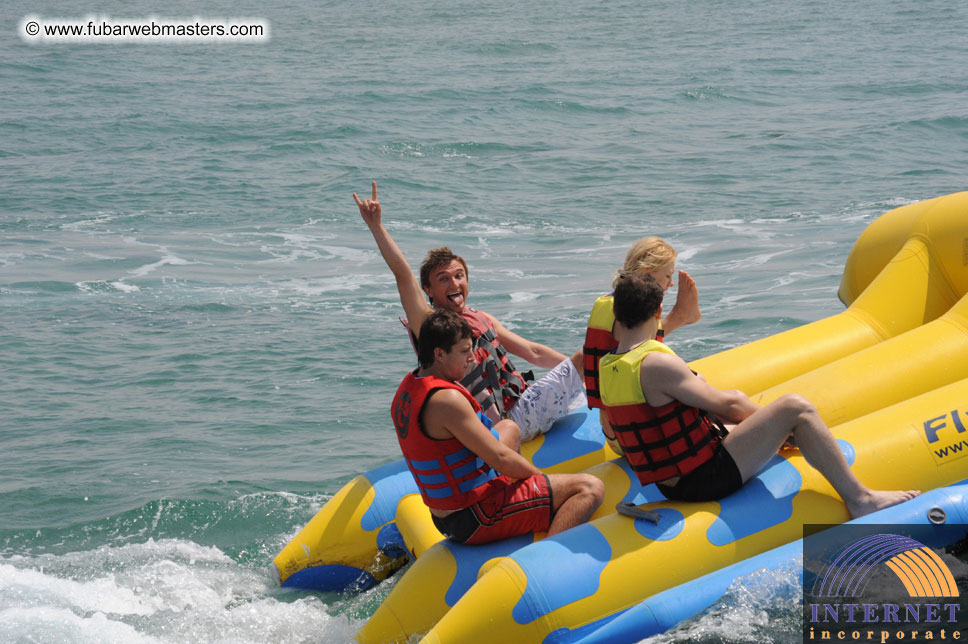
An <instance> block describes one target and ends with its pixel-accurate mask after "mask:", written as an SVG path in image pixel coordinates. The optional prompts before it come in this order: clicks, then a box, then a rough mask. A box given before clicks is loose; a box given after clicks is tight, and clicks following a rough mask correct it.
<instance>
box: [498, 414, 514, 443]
mask: <svg viewBox="0 0 968 644" xmlns="http://www.w3.org/2000/svg"><path fill="white" fill-rule="evenodd" d="M494 429H496V430H497V435H498V436H500V437H501V442H502V443H504V444H505V445H516V444H520V442H521V428H520V427H518V424H517V423H516V422H514V421H513V420H511V419H510V418H505V419H504V420H502V421H499V422H498V423H497V424H496V425H494Z"/></svg>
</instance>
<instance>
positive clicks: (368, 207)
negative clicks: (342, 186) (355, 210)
mask: <svg viewBox="0 0 968 644" xmlns="http://www.w3.org/2000/svg"><path fill="white" fill-rule="evenodd" d="M353 200H354V201H356V205H357V206H359V208H360V216H361V217H363V221H365V222H366V225H367V226H374V225H378V224H380V223H381V219H382V217H383V209H382V208H381V207H380V201H379V200H378V199H377V197H376V181H374V182H373V198H372V199H366V200H365V201H360V198H359V197H358V196H357V195H356V193H355V192H354V193H353Z"/></svg>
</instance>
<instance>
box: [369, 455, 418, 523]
mask: <svg viewBox="0 0 968 644" xmlns="http://www.w3.org/2000/svg"><path fill="white" fill-rule="evenodd" d="M363 477H364V478H365V479H366V480H367V481H369V482H370V484H371V485H372V486H373V490H374V491H375V492H376V495H375V496H374V497H373V502H372V503H371V504H370V507H369V508H367V510H366V514H364V515H363V518H362V519H361V520H360V526H361V527H362V528H363V529H364V530H366V531H367V532H371V531H373V530H376V529H377V528H379V527H380V526H382V525H383V524H385V523H389V522H390V521H393V519H394V518H395V517H396V515H397V504H398V503H399V502H400V499H402V498H403V497H404V496H405V495H407V494H419V493H420V490H418V489H417V483H416V482H415V481H414V480H413V475H412V474H410V470H409V469H407V462H406V461H404V460H403V459H402V458H401V459H400V460H399V461H394V462H392V463H387V464H386V465H381V466H380V467H377V468H374V469H372V470H370V471H369V472H367V473H365V474H364V475H363Z"/></svg>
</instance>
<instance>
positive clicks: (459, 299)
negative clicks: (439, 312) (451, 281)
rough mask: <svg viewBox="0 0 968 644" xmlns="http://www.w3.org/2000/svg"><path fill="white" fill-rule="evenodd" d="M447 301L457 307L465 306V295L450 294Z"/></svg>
mask: <svg viewBox="0 0 968 644" xmlns="http://www.w3.org/2000/svg"><path fill="white" fill-rule="evenodd" d="M447 299H448V300H450V301H451V302H453V303H454V304H455V305H457V306H463V305H464V294H463V293H461V292H460V291H457V292H456V293H450V294H448V295H447Z"/></svg>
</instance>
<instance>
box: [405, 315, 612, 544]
mask: <svg viewBox="0 0 968 644" xmlns="http://www.w3.org/2000/svg"><path fill="white" fill-rule="evenodd" d="M418 360H419V363H420V367H419V368H418V369H417V370H416V371H414V372H412V373H409V374H407V376H406V377H405V378H404V379H403V382H402V383H400V387H399V388H398V389H397V393H396V395H395V396H394V399H393V404H392V407H391V416H392V418H393V425H394V428H395V429H396V431H397V439H398V441H399V442H400V449H401V451H402V452H403V455H404V458H405V459H406V461H407V466H408V467H409V468H410V471H411V473H412V474H413V476H414V480H416V482H417V487H418V488H419V489H420V494H421V496H422V497H423V501H424V503H425V504H426V505H427V507H428V508H430V513H431V515H432V516H433V521H434V525H436V526H437V529H438V530H440V532H441V533H442V534H443V535H444V536H445V537H447V538H448V539H451V540H452V541H456V542H458V543H467V544H478V543H488V542H490V541H496V540H498V539H505V538H507V537H513V536H516V535H519V534H525V533H528V532H547V533H548V534H549V535H552V534H556V533H558V532H561V531H563V530H567V529H568V528H571V527H573V526H576V525H578V524H580V523H584V522H585V521H587V520H588V518H589V517H590V516H591V514H592V512H594V511H595V509H596V508H598V506H599V505H601V503H602V498H603V497H604V494H605V486H604V485H603V484H602V482H601V481H600V480H599V479H597V478H595V477H594V476H591V475H590V474H551V475H546V474H543V473H542V472H541V470H539V469H538V468H536V467H535V466H534V465H532V464H531V463H530V462H529V461H528V460H527V459H525V458H523V457H522V456H521V454H519V453H518V451H517V449H516V448H517V446H518V445H519V441H518V438H519V436H518V428H517V425H515V423H514V421H511V420H502V421H499V422H498V423H496V424H495V425H494V426H493V428H492V424H491V421H490V419H488V418H487V416H485V415H484V414H483V413H482V412H481V407H480V405H479V404H478V403H477V401H476V400H474V397H473V396H472V395H471V394H470V392H469V391H467V389H465V388H464V387H463V385H461V384H460V383H459V382H457V381H458V380H460V379H461V378H462V377H463V376H464V374H465V373H467V371H468V369H469V368H471V367H472V366H473V365H474V364H476V362H477V361H476V358H475V356H474V344H473V331H472V330H471V327H470V325H469V324H468V323H467V321H466V320H464V319H463V318H462V317H460V316H459V315H457V314H456V313H453V312H450V311H444V310H439V311H433V312H431V313H430V314H429V315H427V316H426V317H425V318H424V321H423V322H422V324H421V328H420V344H419V349H418Z"/></svg>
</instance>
